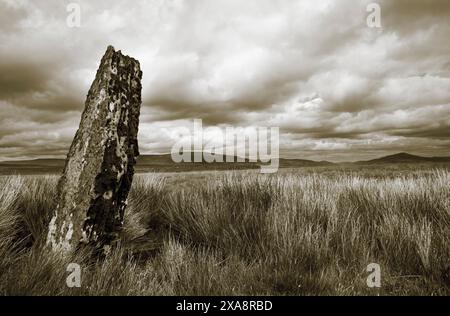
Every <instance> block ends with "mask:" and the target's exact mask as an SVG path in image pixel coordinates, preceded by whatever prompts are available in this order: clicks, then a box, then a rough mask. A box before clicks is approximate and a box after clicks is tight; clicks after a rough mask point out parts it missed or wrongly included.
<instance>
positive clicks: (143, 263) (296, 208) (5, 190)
mask: <svg viewBox="0 0 450 316" xmlns="http://www.w3.org/2000/svg"><path fill="white" fill-rule="evenodd" d="M383 172H384V173H383ZM179 176H180V177H181V175H179ZM56 181H57V178H56V177H37V176H34V177H20V176H8V177H0V294H2V295H377V294H386V295H412V294H416V295H417V294H418V295H448V294H450V246H449V245H450V172H449V171H446V170H434V171H431V172H430V171H421V172H416V173H409V172H408V173H404V174H399V175H396V176H394V177H392V176H389V174H388V173H387V172H386V171H382V170H381V171H377V176H376V177H373V176H370V175H366V174H365V173H364V172H352V173H351V174H349V173H343V172H331V173H324V174H319V173H315V172H310V173H304V174H301V173H289V172H284V173H280V174H278V175H272V176H267V175H264V176H263V175H258V174H256V173H255V172H245V171H240V172H234V173H227V172H225V173H214V174H213V175H201V176H197V177H196V180H195V181H192V182H191V183H188V184H189V185H186V183H185V182H184V185H183V186H179V187H177V176H170V177H168V176H165V175H163V174H160V175H139V176H137V177H136V178H135V182H134V184H133V189H132V191H131V193H130V197H129V207H128V209H127V214H126V222H125V225H124V229H123V232H122V238H121V242H120V244H119V245H118V246H117V247H115V249H114V250H113V252H112V253H111V254H110V255H109V256H108V257H107V258H106V259H104V260H93V259H92V258H91V257H89V256H88V255H87V254H86V253H77V254H74V255H73V257H71V258H61V257H60V256H58V255H55V254H52V253H51V252H49V251H48V250H47V249H46V247H45V246H44V244H45V236H46V226H47V223H48V221H49V218H50V216H51V211H52V210H53V209H54V207H55V202H54V196H55V185H56ZM70 262H76V263H79V264H80V265H81V266H82V286H81V288H68V287H67V286H66V277H67V276H68V274H69V273H68V272H67V271H66V269H67V265H68V263H70ZM372 262H374V263H378V264H380V266H381V269H382V270H381V272H382V275H381V276H382V279H381V280H382V287H381V288H380V289H370V288H368V287H367V285H366V278H367V276H368V272H366V267H367V265H368V264H369V263H372Z"/></svg>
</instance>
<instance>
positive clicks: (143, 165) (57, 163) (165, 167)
mask: <svg viewBox="0 0 450 316" xmlns="http://www.w3.org/2000/svg"><path fill="white" fill-rule="evenodd" d="M191 157H192V160H193V156H192V155H191ZM223 160H224V161H225V162H214V163H207V162H181V163H175V162H173V160H172V157H171V155H170V154H166V155H142V156H139V157H138V159H137V164H136V172H138V173H144V172H182V171H204V170H242V169H260V165H261V163H260V162H249V161H248V159H246V160H245V162H237V158H236V157H231V158H229V160H233V161H234V162H226V160H227V157H226V156H224V158H223ZM64 163H65V159H33V160H20V161H4V162H0V174H42V173H52V174H58V173H61V172H62V170H63V168H64ZM325 165H332V163H330V162H326V161H321V162H317V161H312V160H305V159H280V168H300V167H315V166H325Z"/></svg>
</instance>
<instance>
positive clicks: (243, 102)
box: [0, 0, 450, 160]
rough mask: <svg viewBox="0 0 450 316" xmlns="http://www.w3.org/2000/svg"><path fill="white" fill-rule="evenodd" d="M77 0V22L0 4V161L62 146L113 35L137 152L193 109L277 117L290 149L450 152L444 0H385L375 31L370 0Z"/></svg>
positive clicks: (23, 3)
mask: <svg viewBox="0 0 450 316" xmlns="http://www.w3.org/2000/svg"><path fill="white" fill-rule="evenodd" d="M75 2H77V3H80V5H81V13H82V16H81V22H82V25H81V27H80V28H69V27H67V25H66V18H67V14H68V13H67V12H66V4H67V3H68V2H64V1H57V0H49V1H45V2H43V1H39V2H38V1H27V0H20V1H13V0H0V26H1V28H0V106H1V108H0V114H1V116H0V159H2V158H3V159H5V158H8V157H14V158H18V157H21V156H22V157H30V156H34V155H35V156H40V155H64V153H65V148H68V146H69V144H70V141H71V139H72V137H73V134H74V132H75V131H76V128H77V126H78V122H79V119H80V115H81V111H82V109H83V105H84V100H85V97H86V94H87V91H88V89H89V86H90V84H91V82H92V80H93V79H94V76H95V72H96V68H97V67H98V63H99V60H100V58H101V56H102V54H103V53H104V51H105V49H106V47H107V45H110V44H111V45H114V46H115V47H116V48H117V49H122V51H123V52H124V53H125V54H129V55H131V56H133V57H136V58H137V59H139V60H140V62H141V66H142V69H143V72H144V76H143V82H142V83H143V109H142V115H141V126H140V133H139V137H140V144H141V147H142V149H143V150H141V151H142V152H144V153H145V152H146V151H147V152H154V153H156V152H167V151H169V150H170V146H171V144H172V143H174V141H176V137H177V135H178V134H177V131H178V130H179V128H183V127H189V126H190V125H191V123H192V119H193V118H201V119H203V123H204V125H205V126H210V125H217V126H226V125H233V126H250V125H257V126H268V125H269V126H278V127H280V129H281V133H282V139H281V143H282V144H281V149H282V153H283V154H286V155H289V156H291V157H293V156H299V155H301V156H304V157H305V158H313V159H316V158H319V159H323V158H324V157H327V159H336V160H348V159H347V158H348V157H350V158H353V157H356V156H358V155H360V156H361V157H359V158H364V157H365V155H376V156H380V155H382V154H384V153H392V152H393V151H397V150H399V151H408V150H411V151H414V152H415V153H417V154H420V153H422V154H429V153H434V155H450V143H449V138H450V135H449V134H448V131H449V130H450V41H448V35H449V34H450V22H449V21H450V3H449V2H448V1H444V0H443V1H438V0H436V1H431V0H429V1H427V0H395V1H387V0H386V1H380V2H379V3H380V6H381V14H382V19H381V21H382V28H381V29H371V28H368V27H367V25H366V18H367V15H368V13H367V11H366V5H367V4H368V3H370V2H372V1H369V0H367V1H366V0H364V1H358V2H356V1H353V0H337V1H335V0H333V1H332V0H324V1H320V2H319V1H312V0H301V1H290V0H281V1H271V0H253V1H250V0H249V1H238V0H214V1H209V0H207V1H205V0H189V1H185V0H173V1H172V0H151V1H150V0H149V1H142V2H133V3H130V2H129V1H126V0H115V1H106V0H99V1H87V0H80V1H75ZM361 152H363V153H364V154H358V153H361ZM346 157H347V158H346ZM368 158H370V157H368Z"/></svg>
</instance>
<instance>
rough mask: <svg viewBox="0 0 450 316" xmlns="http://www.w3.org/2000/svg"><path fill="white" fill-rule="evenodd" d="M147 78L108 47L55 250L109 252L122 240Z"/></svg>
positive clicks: (62, 187)
mask: <svg viewBox="0 0 450 316" xmlns="http://www.w3.org/2000/svg"><path fill="white" fill-rule="evenodd" d="M141 78H142V72H141V70H140V65H139V62H138V61H137V60H135V59H133V58H131V57H128V56H124V55H122V53H121V52H120V51H117V52H116V51H115V50H114V48H113V47H112V46H109V47H108V49H107V50H106V53H105V55H104V56H103V58H102V60H101V63H100V67H99V69H98V71H97V75H96V77H95V80H94V82H93V83H92V86H91V88H90V90H89V93H88V95H87V100H86V103H85V109H84V112H83V114H82V117H81V122H80V126H79V129H78V131H77V133H76V135H75V138H74V140H73V142H72V145H71V147H70V150H69V153H68V155H67V159H66V164H65V167H64V172H63V175H62V177H61V179H60V180H59V183H58V189H57V196H56V198H57V203H58V204H57V207H56V210H55V212H54V214H53V218H52V220H51V222H50V224H49V230H48V236H47V244H48V245H49V246H51V248H52V249H53V250H54V251H60V252H71V251H73V250H75V249H76V248H77V247H78V246H80V245H83V244H89V245H93V246H94V247H95V249H102V250H103V249H104V247H105V246H109V245H110V244H111V243H112V242H114V241H115V240H116V239H117V237H118V233H119V232H120V229H121V227H122V224H123V219H124V213H125V207H126V204H127V196H128V192H129V190H130V187H131V183H132V180H133V174H134V165H135V163H136V157H137V156H138V155H139V150H138V142H137V132H138V124H139V113H140V106H141Z"/></svg>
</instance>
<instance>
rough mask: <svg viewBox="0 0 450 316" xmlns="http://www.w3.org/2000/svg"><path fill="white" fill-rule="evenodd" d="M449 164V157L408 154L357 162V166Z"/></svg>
mask: <svg viewBox="0 0 450 316" xmlns="http://www.w3.org/2000/svg"><path fill="white" fill-rule="evenodd" d="M447 162H448V163H450V157H422V156H416V155H411V154H408V153H398V154H395V155H389V156H385V157H381V158H377V159H372V160H368V161H358V162H356V163H357V164H369V165H374V164H401V163H403V164H405V163H408V164H411V163H447Z"/></svg>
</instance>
